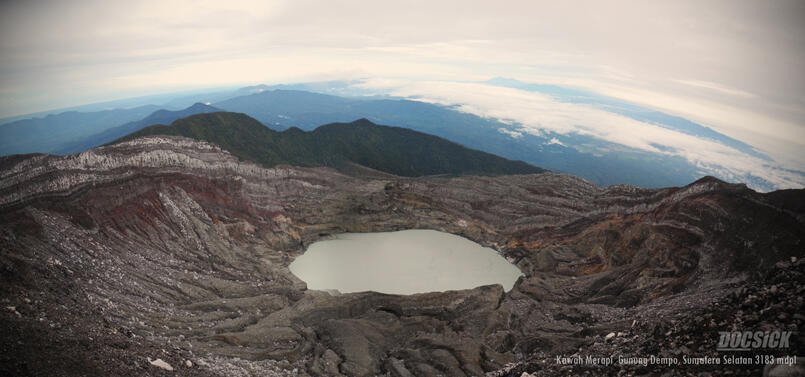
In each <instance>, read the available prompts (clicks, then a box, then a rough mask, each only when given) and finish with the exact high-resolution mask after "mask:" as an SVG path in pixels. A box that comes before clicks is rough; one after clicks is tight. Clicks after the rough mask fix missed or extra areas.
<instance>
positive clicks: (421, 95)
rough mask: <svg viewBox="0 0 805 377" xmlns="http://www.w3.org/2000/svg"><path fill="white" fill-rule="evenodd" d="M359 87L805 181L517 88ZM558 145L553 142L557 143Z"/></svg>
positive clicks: (741, 174) (686, 138)
mask: <svg viewBox="0 0 805 377" xmlns="http://www.w3.org/2000/svg"><path fill="white" fill-rule="evenodd" d="M360 86H361V87H363V88H367V89H373V90H379V91H385V92H388V93H390V94H392V95H396V96H401V97H408V98H412V99H416V100H419V101H423V102H429V103H436V104H440V105H449V106H455V107H456V108H457V109H458V110H459V111H463V112H467V113H471V114H474V115H478V116H482V117H486V118H495V119H502V120H506V121H510V122H516V123H519V124H520V125H521V126H520V128H519V129H518V130H517V131H518V132H528V133H532V134H535V135H542V134H543V133H544V132H545V131H549V132H554V133H558V134H579V135H586V136H591V137H595V138H598V139H601V140H605V141H608V142H612V143H616V144H621V145H624V146H627V147H631V148H635V149H638V150H641V151H646V152H652V153H658V154H664V155H672V156H680V157H682V158H684V159H685V160H687V161H688V162H690V163H691V164H692V165H694V166H696V167H698V168H700V169H701V170H702V171H706V172H707V173H708V174H713V175H716V176H719V177H721V178H722V179H726V180H730V181H742V182H743V181H747V179H746V177H747V176H749V175H753V176H756V177H759V178H762V179H765V180H767V181H768V182H770V183H771V184H773V185H775V186H777V187H778V188H801V187H803V186H805V177H803V176H802V175H798V174H795V173H791V172H790V171H787V170H785V169H783V168H782V167H781V166H780V165H779V164H770V163H769V162H767V161H764V160H762V159H760V158H757V157H754V156H750V155H747V154H745V153H743V152H741V151H739V150H736V149H734V148H732V147H729V146H726V145H723V144H721V143H718V142H716V141H713V140H709V139H703V138H699V137H696V136H692V135H687V134H683V133H680V132H677V131H673V130H669V129H666V128H662V127H659V126H656V125H652V124H649V123H645V122H640V121H637V120H634V119H631V118H628V117H625V116H622V115H618V114H613V113H610V112H607V111H604V110H601V109H598V108H595V107H592V106H588V105H584V104H573V103H563V102H558V101H556V100H554V99H553V98H551V97H549V96H546V95H543V94H539V93H533V92H527V91H523V90H518V89H511V88H503V87H497V86H491V85H484V84H477V83H459V82H444V81H405V80H367V81H365V82H363V83H362V84H360ZM557 142H558V140H557Z"/></svg>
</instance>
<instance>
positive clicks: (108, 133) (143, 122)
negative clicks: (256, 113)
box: [0, 103, 220, 154]
mask: <svg viewBox="0 0 805 377" xmlns="http://www.w3.org/2000/svg"><path fill="white" fill-rule="evenodd" d="M215 111H220V110H219V109H217V108H215V107H212V106H208V105H205V104H203V103H196V104H195V105H193V106H190V107H188V108H186V109H184V110H179V111H171V110H157V111H155V112H153V113H151V115H149V116H147V117H145V118H143V119H140V120H138V121H134V122H128V123H126V124H124V125H122V126H117V127H113V128H110V129H108V130H105V131H102V132H99V133H97V134H94V135H91V136H89V137H87V138H84V139H81V140H79V141H75V142H72V143H69V144H67V145H66V146H64V147H62V148H61V149H57V150H56V151H54V153H55V154H73V153H78V152H82V151H85V150H87V149H90V148H94V147H97V146H99V145H103V144H106V143H108V142H110V141H114V140H116V139H119V138H121V137H123V136H126V135H128V134H130V133H132V132H136V131H139V130H141V129H143V128H145V127H148V126H151V125H154V124H170V123H171V122H173V121H175V120H177V119H181V118H184V117H187V116H190V115H194V114H201V113H211V112H215ZM0 130H2V129H0Z"/></svg>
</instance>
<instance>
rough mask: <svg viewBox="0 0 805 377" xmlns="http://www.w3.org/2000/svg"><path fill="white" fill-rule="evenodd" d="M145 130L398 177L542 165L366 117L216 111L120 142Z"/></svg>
mask: <svg viewBox="0 0 805 377" xmlns="http://www.w3.org/2000/svg"><path fill="white" fill-rule="evenodd" d="M147 135H178V136H185V137H190V138H194V139H199V140H205V141H209V142H211V143H214V144H217V145H219V146H221V147H222V148H223V149H225V150H227V151H229V152H230V153H232V154H233V155H235V156H237V157H239V158H241V159H244V160H250V161H254V162H258V163H260V164H262V165H264V166H269V167H270V166H276V165H281V164H285V165H294V166H329V167H333V168H336V169H339V170H352V169H354V168H355V167H354V165H355V164H357V165H359V166H362V167H368V168H371V169H374V170H378V171H381V172H384V173H389V174H394V175H398V176H409V177H415V176H424V175H438V174H480V175H500V174H532V173H540V172H543V171H545V170H544V169H541V168H538V167H535V166H532V165H529V164H526V163H524V162H522V161H511V160H507V159H505V158H502V157H499V156H495V155H492V154H489V153H486V152H481V151H477V150H472V149H469V148H465V147H463V146H461V145H458V144H456V143H453V142H450V141H448V140H445V139H442V138H439V137H436V136H432V135H427V134H424V133H421V132H416V131H412V130H409V129H405V128H400V127H389V126H381V125H376V124H374V123H372V122H370V121H368V120H366V119H359V120H356V121H354V122H350V123H331V124H327V125H323V126H321V127H317V128H316V129H315V130H313V131H310V132H305V131H303V130H301V129H299V128H296V127H293V128H289V129H287V130H285V131H281V132H279V131H274V130H271V129H268V128H266V127H265V126H264V125H263V124H261V123H260V122H258V121H257V120H255V119H253V118H251V117H249V116H247V115H245V114H240V113H230V112H216V113H208V114H197V115H193V116H189V117H187V118H183V119H179V120H177V121H175V122H173V123H172V124H171V125H170V126H167V125H155V126H149V127H146V128H144V129H142V130H140V131H137V132H135V133H133V134H130V135H128V136H126V137H124V138H121V139H119V140H117V141H118V142H119V141H125V140H130V139H134V138H137V137H141V136H147Z"/></svg>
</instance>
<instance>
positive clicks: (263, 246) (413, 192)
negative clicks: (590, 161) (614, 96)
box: [0, 136, 805, 377]
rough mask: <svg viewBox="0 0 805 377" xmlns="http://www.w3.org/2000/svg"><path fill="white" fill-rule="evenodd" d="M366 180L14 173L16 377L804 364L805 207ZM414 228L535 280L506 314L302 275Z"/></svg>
mask: <svg viewBox="0 0 805 377" xmlns="http://www.w3.org/2000/svg"><path fill="white" fill-rule="evenodd" d="M356 171H359V172H360V171H361V170H360V169H356ZM364 173H365V174H355V175H353V176H347V175H344V174H341V173H338V172H336V171H334V170H331V169H327V168H296V167H278V168H273V169H266V168H263V167H260V166H258V165H255V164H253V163H250V162H244V161H239V160H238V159H237V158H235V157H233V156H232V155H230V154H228V153H227V152H225V151H222V150H221V149H220V148H218V147H217V146H214V145H212V144H207V143H203V142H197V141H193V140H190V139H185V138H180V137H159V136H152V137H146V138H141V139H136V140H133V141H129V142H125V143H120V144H116V145H112V146H107V147H101V148H97V149H94V150H90V151H86V152H83V153H81V154H77V155H71V156H65V157H58V156H46V155H26V156H10V157H4V158H0V300H2V303H1V304H2V312H0V336H1V337H2V345H1V346H0V372H4V374H5V375H43V376H44V375H69V376H86V375H131V376H142V375H154V376H160V375H181V376H297V375H299V376H307V375H310V376H339V375H346V376H375V375H385V376H482V375H489V376H518V377H520V376H523V375H583V374H587V375H662V374H663V373H666V374H668V375H686V374H688V375H703V374H710V375H724V374H732V375H758V374H762V373H763V370H764V366H763V365H751V366H745V365H737V366H736V365H732V366H725V365H718V366H713V365H710V366H706V365H705V366H702V365H670V366H668V365H650V366H646V367H644V366H640V365H638V366H630V365H611V366H601V365H563V364H561V363H558V362H557V356H560V357H572V356H574V355H576V356H586V355H593V356H596V357H599V356H613V355H614V356H615V357H617V355H624V356H649V355H655V356H658V357H681V356H682V355H691V356H696V357H699V356H703V355H716V356H722V355H723V354H724V353H723V352H717V351H716V349H715V345H714V344H715V342H717V340H718V331H731V330H744V329H746V330H755V329H777V328H780V329H782V328H785V329H789V330H791V331H793V332H794V336H793V337H792V339H791V345H790V347H789V348H787V349H775V350H764V351H763V352H764V353H767V354H774V355H775V356H786V355H790V356H794V355H803V354H805V353H804V352H803V347H802V345H803V337H802V335H801V333H800V332H799V331H800V329H801V328H802V326H803V319H805V318H803V316H802V313H803V312H805V310H803V295H802V293H803V289H805V288H803V280H804V279H803V278H802V276H803V272H804V271H803V270H804V269H805V265H803V262H802V258H803V257H805V245H804V244H803V239H805V191H803V190H787V191H778V192H774V193H769V194H760V193H756V192H754V191H752V190H750V189H748V188H746V187H745V186H743V185H734V184H727V183H724V182H721V181H718V180H716V179H713V178H703V179H701V180H699V181H697V182H694V183H692V184H690V185H688V186H686V187H681V188H668V189H653V190H648V189H640V188H636V187H630V186H611V187H608V188H600V187H597V186H595V185H593V184H591V183H589V182H587V181H585V180H582V179H578V178H574V177H570V176H566V175H561V174H554V173H542V174H536V175H516V176H500V177H476V176H463V177H423V178H400V177H393V176H388V175H383V174H372V173H371V172H369V171H368V170H367V171H364ZM402 229H435V230H440V231H445V232H449V233H453V234H457V235H461V236H463V237H466V238H468V239H471V240H473V241H476V242H478V243H480V244H482V245H485V246H489V247H491V248H493V249H495V250H497V251H498V252H499V253H500V254H501V255H503V256H504V257H506V258H507V259H508V260H509V261H511V262H512V263H514V264H516V265H517V266H518V267H519V268H520V269H521V270H522V271H523V273H524V276H523V277H522V278H520V280H518V282H517V283H516V284H515V286H514V288H513V289H512V290H511V291H509V292H504V290H503V289H502V287H501V286H499V285H492V286H483V287H478V288H475V289H469V290H463V291H450V292H434V293H426V294H417V295H410V296H396V295H387V294H380V293H375V292H364V293H353V294H344V295H337V296H333V295H330V294H328V293H326V292H322V291H312V290H307V289H306V286H305V283H304V282H302V281H300V280H299V279H298V278H296V277H295V276H293V275H292V274H291V273H290V271H289V270H288V265H289V264H290V263H291V261H293V259H294V258H295V257H297V256H299V255H300V254H301V253H302V252H304V250H305V248H306V246H307V245H310V244H311V243H313V242H315V241H317V240H319V239H322V238H326V237H328V236H329V235H332V234H337V233H342V232H376V231H393V230H402ZM796 368H797V367H796V366H792V367H785V368H784V367H780V368H777V370H776V372H775V370H774V368H770V367H769V368H766V373H767V374H770V373H782V372H786V371H787V372H790V371H794V370H796ZM169 369H170V370H169ZM800 372H801V370H800ZM772 375H773V374H772Z"/></svg>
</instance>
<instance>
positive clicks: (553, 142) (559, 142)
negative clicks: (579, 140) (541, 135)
mask: <svg viewBox="0 0 805 377" xmlns="http://www.w3.org/2000/svg"><path fill="white" fill-rule="evenodd" d="M553 144H556V145H561V146H563V147H567V145H565V144H564V143H562V142H561V141H559V139H557V138H555V137H552V138H551V140H548V141H547V142H546V143H545V145H553Z"/></svg>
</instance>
